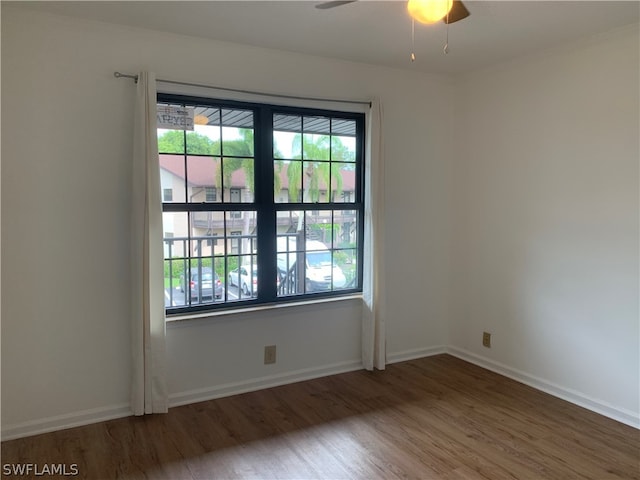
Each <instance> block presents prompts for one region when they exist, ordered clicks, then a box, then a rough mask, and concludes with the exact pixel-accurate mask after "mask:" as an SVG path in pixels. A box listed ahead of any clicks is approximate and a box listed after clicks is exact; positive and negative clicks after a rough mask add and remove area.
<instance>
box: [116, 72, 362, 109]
mask: <svg viewBox="0 0 640 480" xmlns="http://www.w3.org/2000/svg"><path fill="white" fill-rule="evenodd" d="M113 76H114V77H116V78H131V79H133V80H134V81H135V82H136V83H138V75H130V74H126V73H120V72H113ZM156 80H157V81H158V82H162V83H169V84H172V85H184V86H186V87H200V88H212V89H215V90H223V91H226V92H234V93H247V94H250V95H262V96H264V97H275V98H287V99H290V100H312V101H315V102H333V103H350V104H353V105H368V106H369V108H371V102H364V101H358V100H335V99H332V98H314V97H298V96H295V95H281V94H278V93H264V92H254V91H251V90H240V89H237V88H227V87H216V86H215V85H202V84H199V83H189V82H177V81H175V80H163V79H161V78H158V79H156Z"/></svg>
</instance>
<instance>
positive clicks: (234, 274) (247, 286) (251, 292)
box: [229, 265, 258, 297]
mask: <svg viewBox="0 0 640 480" xmlns="http://www.w3.org/2000/svg"><path fill="white" fill-rule="evenodd" d="M249 270H251V267H245V266H242V267H240V268H236V269H235V270H231V271H230V272H229V285H233V286H236V287H238V290H241V291H242V294H243V295H244V296H245V297H249V296H251V297H255V296H256V295H257V294H258V267H256V266H255V265H254V267H253V274H252V275H249Z"/></svg>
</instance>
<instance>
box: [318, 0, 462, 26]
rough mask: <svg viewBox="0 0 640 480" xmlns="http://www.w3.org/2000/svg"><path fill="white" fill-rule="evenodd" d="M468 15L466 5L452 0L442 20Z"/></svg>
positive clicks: (450, 20)
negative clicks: (447, 12)
mask: <svg viewBox="0 0 640 480" xmlns="http://www.w3.org/2000/svg"><path fill="white" fill-rule="evenodd" d="M329 3H331V2H329ZM469 15H471V14H470V13H469V10H467V7H465V6H464V4H463V3H462V2H461V1H460V0H453V6H452V7H451V10H449V15H448V16H445V17H444V18H443V19H442V21H443V22H444V23H455V22H458V21H460V20H462V19H464V18H467V17H468V16H469Z"/></svg>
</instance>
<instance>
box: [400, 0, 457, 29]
mask: <svg viewBox="0 0 640 480" xmlns="http://www.w3.org/2000/svg"><path fill="white" fill-rule="evenodd" d="M452 6H453V0H409V2H408V3H407V10H408V12H409V15H411V16H412V17H413V18H414V19H415V20H417V21H418V22H420V23H426V24H430V23H436V22H437V21H439V20H442V19H443V18H444V17H445V16H446V15H447V13H449V10H451V7H452Z"/></svg>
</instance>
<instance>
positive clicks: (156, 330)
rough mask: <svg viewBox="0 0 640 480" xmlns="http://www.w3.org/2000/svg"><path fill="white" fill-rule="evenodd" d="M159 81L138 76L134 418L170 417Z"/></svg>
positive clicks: (134, 198) (134, 195)
mask: <svg viewBox="0 0 640 480" xmlns="http://www.w3.org/2000/svg"><path fill="white" fill-rule="evenodd" d="M156 103H157V99H156V78H155V74H153V73H150V72H141V73H140V74H139V76H138V84H137V93H136V105H135V114H134V140H133V144H134V145H133V191H132V224H131V231H132V244H133V247H132V250H133V251H132V259H131V264H132V282H133V285H132V289H131V294H132V340H133V345H132V347H133V381H132V395H131V406H132V410H133V413H134V415H144V414H147V413H165V412H167V408H168V395H167V387H166V374H165V334H166V330H165V310H164V255H163V245H162V198H161V193H160V165H159V163H158V140H157V133H156Z"/></svg>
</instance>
